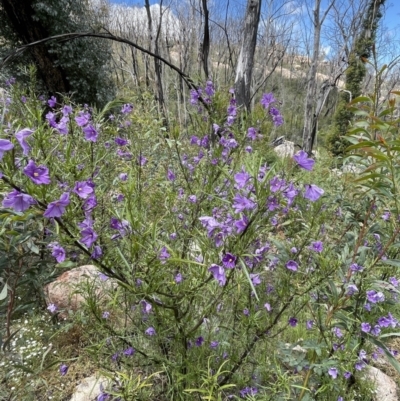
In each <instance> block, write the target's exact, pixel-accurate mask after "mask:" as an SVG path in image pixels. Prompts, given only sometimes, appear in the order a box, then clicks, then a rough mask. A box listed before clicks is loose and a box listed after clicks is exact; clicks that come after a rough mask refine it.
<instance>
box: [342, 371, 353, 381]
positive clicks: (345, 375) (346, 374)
mask: <svg viewBox="0 0 400 401" xmlns="http://www.w3.org/2000/svg"><path fill="white" fill-rule="evenodd" d="M343 376H344V378H345V379H347V380H348V379H350V377H351V373H350V372H344V373H343Z"/></svg>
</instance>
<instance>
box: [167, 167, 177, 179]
mask: <svg viewBox="0 0 400 401" xmlns="http://www.w3.org/2000/svg"><path fill="white" fill-rule="evenodd" d="M167 179H168V181H175V179H176V176H175V174H174V172H173V171H172V170H170V169H168V171H167Z"/></svg>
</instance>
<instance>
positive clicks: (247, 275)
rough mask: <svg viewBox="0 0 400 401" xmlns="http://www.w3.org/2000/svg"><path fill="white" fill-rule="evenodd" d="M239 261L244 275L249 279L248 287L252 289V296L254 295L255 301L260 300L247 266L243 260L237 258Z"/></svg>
mask: <svg viewBox="0 0 400 401" xmlns="http://www.w3.org/2000/svg"><path fill="white" fill-rule="evenodd" d="M239 262H240V264H241V265H242V269H243V271H244V274H245V276H246V277H247V280H248V281H249V284H250V287H251V289H252V291H253V293H254V296H255V297H256V299H257V301H258V302H260V298H258V295H257V291H256V289H255V288H254V285H253V282H252V281H251V278H250V275H249V272H248V271H247V267H246V265H245V263H244V262H243V260H242V258H239Z"/></svg>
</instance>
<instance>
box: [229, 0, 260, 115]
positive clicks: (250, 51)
mask: <svg viewBox="0 0 400 401" xmlns="http://www.w3.org/2000/svg"><path fill="white" fill-rule="evenodd" d="M260 12H261V0H248V2H247V9H246V16H245V26H244V32H243V39H242V46H241V49H240V54H239V58H238V61H237V65H236V78H235V93H236V102H237V105H238V106H242V107H245V108H246V109H247V110H250V100H251V95H250V89H251V77H252V73H253V65H254V53H255V51H256V44H257V32H258V24H259V21H260Z"/></svg>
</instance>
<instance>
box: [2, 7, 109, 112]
mask: <svg viewBox="0 0 400 401" xmlns="http://www.w3.org/2000/svg"><path fill="white" fill-rule="evenodd" d="M32 8H33V10H34V14H33V15H32V18H33V20H34V21H36V22H37V23H38V24H40V26H41V27H42V28H43V29H44V31H45V32H47V34H48V36H54V35H60V34H63V33H72V32H87V31H98V30H99V29H100V28H101V26H102V24H103V22H104V17H105V15H103V13H104V11H102V9H99V10H96V9H94V8H93V7H92V6H91V5H90V2H88V1H77V0H60V1H53V0H45V1H42V0H40V1H39V0H35V1H33V2H32ZM2 13H3V15H2V17H1V18H2V21H4V24H1V25H2V28H1V29H0V35H1V36H3V37H4V38H5V40H6V43H8V46H7V47H4V48H3V49H4V50H3V51H6V50H9V49H10V48H13V47H16V46H18V45H20V44H21V42H22V38H21V34H20V33H19V32H15V31H13V30H12V28H11V25H10V23H9V21H8V18H7V16H6V14H5V13H4V10H2ZM46 46H47V49H48V52H49V53H50V54H51V55H52V56H53V57H54V59H55V64H56V65H57V66H59V67H60V68H61V70H62V73H63V75H65V77H66V79H67V81H68V84H69V89H70V92H71V94H72V97H73V99H74V101H76V102H78V103H84V102H86V103H89V104H92V105H97V106H100V107H102V106H104V105H105V104H106V103H107V102H108V101H110V100H111V99H112V98H113V96H114V95H115V86H114V83H113V81H112V75H111V66H110V59H111V42H109V41H105V40H99V39H95V38H81V39H74V40H70V41H56V42H51V43H50V44H48V45H46ZM3 55H4V53H3ZM22 61H23V63H22V65H26V64H27V60H26V59H23V60H22ZM19 62H21V60H19ZM18 65H19V66H20V65H21V64H18ZM10 68H11V70H12V71H13V75H15V74H16V73H17V71H18V69H19V68H17V65H15V64H12V65H11V66H10ZM40 68H41V72H42V73H43V68H45V67H44V66H40ZM17 75H22V74H21V73H19V74H18V73H17Z"/></svg>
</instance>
